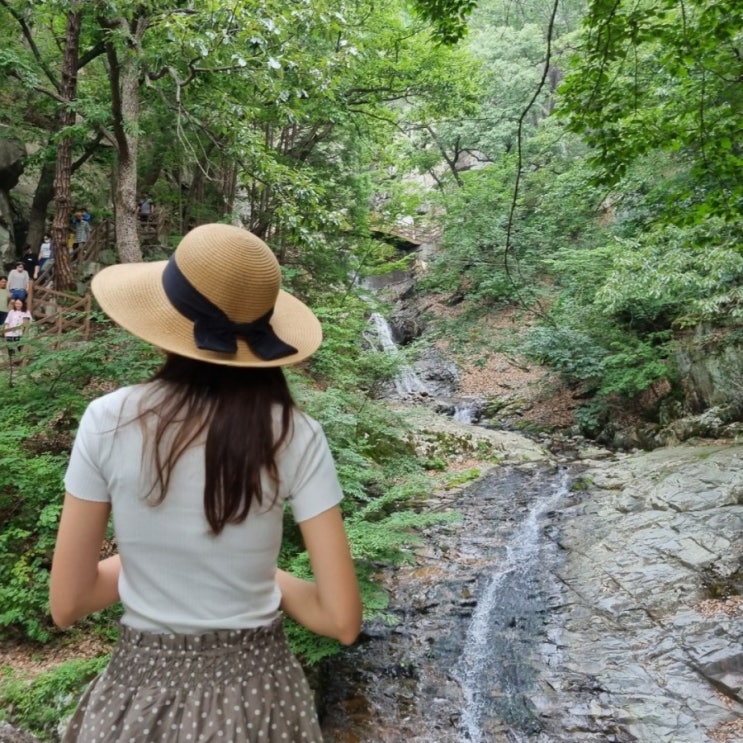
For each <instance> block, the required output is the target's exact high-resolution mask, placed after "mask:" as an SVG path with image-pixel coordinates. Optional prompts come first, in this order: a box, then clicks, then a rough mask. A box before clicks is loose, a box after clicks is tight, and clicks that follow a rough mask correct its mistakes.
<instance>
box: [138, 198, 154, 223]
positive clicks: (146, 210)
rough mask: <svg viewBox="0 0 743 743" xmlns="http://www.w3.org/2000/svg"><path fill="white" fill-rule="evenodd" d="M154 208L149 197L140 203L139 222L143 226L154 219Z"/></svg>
mask: <svg viewBox="0 0 743 743" xmlns="http://www.w3.org/2000/svg"><path fill="white" fill-rule="evenodd" d="M152 206H153V202H152V199H151V198H150V197H149V196H145V197H144V198H143V199H141V200H140V202H139V221H140V222H142V224H147V223H148V222H149V221H150V218H151V217H152Z"/></svg>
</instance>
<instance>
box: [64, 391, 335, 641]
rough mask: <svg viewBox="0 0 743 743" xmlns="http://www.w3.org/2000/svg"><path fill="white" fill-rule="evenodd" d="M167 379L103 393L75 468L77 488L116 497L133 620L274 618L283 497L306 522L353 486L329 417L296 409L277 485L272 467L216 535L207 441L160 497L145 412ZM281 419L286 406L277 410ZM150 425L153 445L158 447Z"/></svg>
mask: <svg viewBox="0 0 743 743" xmlns="http://www.w3.org/2000/svg"><path fill="white" fill-rule="evenodd" d="M159 384H160V383H148V384H142V385H136V386H133V387H124V388H122V389H119V390H117V391H116V392H112V393H111V394H108V395H105V396H103V397H100V398H98V399H97V400H94V401H93V402H92V403H90V405H89V406H88V408H87V410H86V411H85V414H84V415H83V417H82V420H81V421H80V427H79V430H78V432H77V436H76V438H75V444H74V446H73V449H72V455H71V458H70V463H69V466H68V469H67V473H66V475H65V487H66V489H67V492H69V493H70V494H71V495H73V496H75V497H76V498H81V499H83V500H91V501H103V502H106V501H109V502H110V503H111V508H112V513H113V524H114V532H115V534H116V540H117V544H118V550H119V554H120V555H121V564H122V571H121V576H120V578H119V594H120V596H121V602H122V604H123V606H124V615H123V618H122V622H123V623H124V624H126V625H129V626H131V627H133V628H135V629H138V630H147V631H154V632H176V633H200V632H208V631H210V630H214V629H241V628H250V627H259V626H262V625H266V624H270V623H271V622H272V621H273V620H274V619H275V618H276V616H277V615H278V608H279V602H280V599H281V594H280V591H279V588H278V586H277V584H276V581H275V571H276V563H277V559H278V554H279V549H280V547H281V537H282V524H283V513H284V504H285V503H286V502H287V501H288V502H289V504H290V506H291V509H292V513H293V515H294V519H295V521H297V522H301V521H305V520H307V519H310V518H312V517H313V516H317V515H318V514H320V513H322V512H323V511H326V510H327V509H329V508H331V507H333V506H335V505H336V504H338V503H339V502H340V500H341V498H342V496H343V494H342V491H341V487H340V484H339V483H338V477H337V474H336V470H335V465H334V463H333V459H332V456H331V454H330V450H329V448H328V444H327V440H326V438H325V435H324V433H323V431H322V428H321V427H320V425H319V424H318V423H317V422H316V421H314V420H313V419H312V418H310V417H309V416H307V415H305V414H303V413H300V412H298V411H295V412H294V413H293V426H292V433H291V437H290V439H289V440H288V441H287V442H285V443H284V444H283V445H282V447H281V449H280V450H279V452H278V455H277V467H278V472H279V478H280V482H279V487H278V496H277V497H276V499H275V501H274V498H273V495H274V493H275V488H274V486H273V485H272V484H271V482H270V480H269V479H268V477H265V478H264V488H263V492H264V495H263V503H262V505H260V506H258V505H257V504H256V503H255V502H253V503H252V504H251V508H250V512H249V514H248V517H247V519H246V520H245V521H243V522H242V523H241V524H227V525H226V526H225V528H224V530H223V531H222V532H221V533H220V534H219V535H217V536H214V535H213V534H211V533H210V530H209V524H208V522H207V520H206V518H205V516H204V505H203V500H204V477H205V466H204V443H203V442H201V443H200V444H196V445H194V446H192V447H191V448H189V449H188V450H187V451H186V452H184V454H183V455H182V456H181V458H180V459H179V460H178V463H177V464H176V466H175V468H174V470H173V472H172V475H171V480H170V485H169V488H168V492H167V494H166V496H165V499H164V500H163V501H162V503H160V504H159V505H157V506H151V505H149V504H148V503H147V502H146V500H145V496H146V495H147V494H148V493H149V492H150V487H151V484H152V481H153V480H152V472H153V469H152V467H153V465H152V451H151V450H145V430H146V429H147V427H148V425H149V426H152V425H153V424H154V420H150V421H148V420H147V419H146V418H145V419H144V421H143V423H142V424H140V422H139V421H134V422H132V421H133V420H134V418H135V417H136V416H137V415H138V413H139V411H140V410H141V409H142V408H141V407H140V402H141V401H142V400H143V399H145V398H146V397H147V396H148V395H157V394H158V392H159V391H160V388H159ZM275 418H276V420H277V421H278V418H279V413H278V409H277V412H276V416H275ZM152 440H153V437H152V436H149V438H148V443H147V446H150V447H151V446H152Z"/></svg>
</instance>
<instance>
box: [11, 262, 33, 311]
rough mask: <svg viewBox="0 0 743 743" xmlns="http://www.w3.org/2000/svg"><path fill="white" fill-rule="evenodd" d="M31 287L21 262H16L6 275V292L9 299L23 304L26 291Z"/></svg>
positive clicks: (26, 296)
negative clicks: (20, 301)
mask: <svg viewBox="0 0 743 743" xmlns="http://www.w3.org/2000/svg"><path fill="white" fill-rule="evenodd" d="M30 286H31V279H30V277H29V275H28V272H27V271H26V269H25V267H24V265H23V262H22V261H18V263H16V266H15V268H14V269H13V270H12V271H11V272H10V273H9V274H8V291H9V293H10V298H11V299H22V300H23V301H24V302H25V301H26V299H27V298H28V291H29V288H30Z"/></svg>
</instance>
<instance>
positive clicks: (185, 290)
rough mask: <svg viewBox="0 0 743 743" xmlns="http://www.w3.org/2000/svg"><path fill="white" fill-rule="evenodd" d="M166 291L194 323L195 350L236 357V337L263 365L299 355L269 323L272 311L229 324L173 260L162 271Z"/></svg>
mask: <svg viewBox="0 0 743 743" xmlns="http://www.w3.org/2000/svg"><path fill="white" fill-rule="evenodd" d="M162 282H163V289H164V290H165V294H166V296H167V297H168V299H169V300H170V303H171V304H172V305H173V307H175V308H176V309H177V310H178V312H180V313H181V314H182V315H183V316H184V317H187V318H188V319H189V320H193V330H194V341H195V343H196V347H197V348H200V349H202V350H205V351H216V352H217V353H232V354H234V353H237V337H238V336H239V337H241V338H243V339H244V340H245V341H246V342H247V344H248V346H250V350H251V351H253V353H254V354H255V355H256V356H258V357H259V358H261V359H263V360H264V361H273V360H274V359H281V358H284V357H285V356H291V355H292V354H294V353H297V349H296V348H294V346H290V345H289V344H288V343H285V342H284V341H282V340H281V338H279V337H278V336H277V335H276V333H275V332H274V329H273V328H272V327H271V323H270V322H269V321H270V319H271V315H273V308H271V309H270V310H269V311H268V312H267V313H266V314H265V315H263V316H262V317H259V318H258V319H257V320H254V321H253V322H248V323H236V322H233V321H232V320H230V318H229V317H227V315H225V313H224V312H222V310H221V309H219V307H217V306H216V305H215V304H213V303H212V302H211V301H210V300H208V299H207V298H206V297H205V296H204V295H203V294H201V292H199V291H198V290H197V289H196V288H194V286H193V285H192V284H191V282H190V281H189V280H188V279H187V278H186V277H185V276H184V275H183V273H182V272H181V270H180V268H178V264H177V263H176V262H175V260H174V258H173V257H171V258H170V260H169V261H168V265H167V266H166V267H165V270H164V271H163V277H162Z"/></svg>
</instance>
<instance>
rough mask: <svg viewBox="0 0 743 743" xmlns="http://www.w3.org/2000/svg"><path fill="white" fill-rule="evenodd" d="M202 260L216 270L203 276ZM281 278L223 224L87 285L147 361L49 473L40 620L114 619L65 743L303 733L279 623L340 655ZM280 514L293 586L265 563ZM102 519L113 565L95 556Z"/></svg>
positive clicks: (340, 605) (343, 566)
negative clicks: (51, 495)
mask: <svg viewBox="0 0 743 743" xmlns="http://www.w3.org/2000/svg"><path fill="white" fill-rule="evenodd" d="M215 259H216V262H217V265H229V266H230V271H229V273H227V274H224V275H220V276H219V280H218V281H215V280H214V275H215V274H214V266H215ZM280 285H281V270H280V267H279V264H278V262H277V260H276V258H275V256H274V254H273V252H272V251H271V250H270V249H269V248H268V246H267V245H266V244H265V243H264V242H263V241H262V240H260V239H259V238H258V237H256V236H255V235H253V234H251V233H250V232H247V231H246V230H243V229H241V228H239V227H233V226H230V225H224V224H207V225H202V226H200V227H197V228H196V229H194V230H192V231H191V232H189V233H188V234H187V235H185V236H184V237H183V239H182V240H181V242H180V244H179V245H178V247H177V248H176V251H175V253H174V254H173V256H172V257H171V259H170V260H169V261H158V262H148V263H126V264H118V265H114V266H109V267H108V268H104V269H103V270H102V271H100V272H99V273H97V274H96V275H95V277H94V278H93V281H92V285H91V288H92V291H93V294H94V296H95V298H96V299H97V300H98V303H99V304H100V307H101V309H102V310H103V311H104V312H105V313H106V314H107V315H109V317H110V318H111V319H112V320H113V321H114V322H115V323H117V324H118V325H120V326H121V327H123V328H125V329H126V330H128V331H129V332H131V333H132V334H133V335H135V336H137V337H139V338H142V339H144V340H145V341H148V342H149V343H152V344H153V345H155V346H156V347H158V348H160V349H162V350H163V351H164V352H165V362H164V365H163V366H162V368H161V369H160V371H158V372H157V373H156V374H155V376H154V377H153V378H152V380H151V381H149V382H146V383H144V384H136V385H133V386H129V387H123V388H120V389H118V390H116V391H114V392H111V393H109V394H106V395H104V396H102V397H99V398H98V399H96V400H94V401H93V402H92V403H90V405H89V406H88V408H87V410H86V411H85V413H84V415H83V417H82V420H81V421H80V425H79V428H78V432H77V436H76V439H75V444H74V447H73V450H72V455H71V458H70V463H69V466H68V469H67V473H66V475H65V486H66V490H67V493H66V495H65V499H64V507H63V510H62V515H61V520H60V525H59V532H58V535H57V544H56V548H55V552H54V558H53V563H52V570H51V580H50V606H51V613H52V618H53V619H54V621H55V622H56V624H58V625H59V626H60V627H69V626H70V625H71V624H73V622H75V621H76V620H77V619H80V618H82V617H85V616H87V615H89V614H91V613H93V612H97V611H100V610H101V609H104V608H105V607H107V606H111V605H112V604H117V603H119V602H121V604H123V609H124V612H123V616H122V618H121V628H120V633H119V639H118V642H117V644H116V647H115V648H114V651H113V654H112V656H111V660H110V662H109V665H108V666H107V668H106V669H105V670H104V671H103V673H102V674H101V675H100V676H98V677H97V678H96V679H94V680H93V681H92V682H91V684H90V685H89V687H88V689H87V691H86V692H85V694H84V696H83V698H82V700H81V701H80V703H79V705H78V708H77V711H76V712H75V713H74V715H73V717H72V719H71V721H70V724H69V727H68V729H67V732H66V734H65V735H64V736H63V738H62V740H63V741H64V742H65V743H73V741H74V742H75V743H92V741H100V740H105V741H107V743H123V741H132V740H133V741H143V742H144V741H147V742H148V743H155V742H160V741H169V742H172V743H176V741H179V742H183V743H185V742H186V741H192V742H195V741H198V740H206V739H208V740H211V741H217V740H224V741H225V743H299V741H302V742H303V743H319V742H320V741H322V733H321V730H320V726H319V723H318V718H317V713H316V711H315V705H314V699H313V695H312V691H311V690H310V687H309V685H308V683H307V680H306V678H305V676H304V673H303V671H302V668H301V666H300V665H299V662H298V661H297V659H296V658H295V657H294V655H293V654H292V652H291V651H290V649H289V645H288V643H287V639H286V636H285V634H284V629H283V625H282V614H286V615H287V616H289V617H291V618H292V619H294V620H295V621H297V622H298V623H299V624H302V625H304V626H305V627H306V628H307V629H309V630H311V631H312V632H315V633H317V634H320V635H325V636H328V637H332V638H335V639H337V640H339V641H340V642H342V643H346V644H349V643H352V642H353V641H354V640H355V639H356V636H357V634H358V632H359V629H360V624H361V601H360V598H359V589H358V585H357V581H356V574H355V569H354V564H353V560H352V559H351V554H350V550H349V545H348V541H347V538H346V533H345V529H344V525H343V519H342V515H341V509H340V505H339V504H340V501H341V499H342V497H343V493H342V491H341V487H340V484H339V482H338V476H337V474H336V470H335V466H334V464H333V459H332V456H331V453H330V449H329V447H328V443H327V441H326V438H325V435H324V433H323V430H322V428H321V427H320V425H319V424H318V423H317V422H316V421H315V420H313V419H312V418H310V417H309V416H308V415H306V414H305V413H303V412H301V411H300V410H299V409H298V408H297V406H296V404H295V403H294V400H293V399H292V395H291V392H290V390H289V386H288V384H287V381H286V378H285V376H284V372H283V370H282V367H283V366H286V365H289V364H296V363H299V362H300V361H303V360H304V359H306V358H308V357H309V356H310V355H311V354H312V353H314V352H315V350H316V349H317V348H318V346H319V345H320V342H321V340H322V330H321V327H320V323H319V321H318V319H317V318H316V317H315V315H314V314H313V312H312V311H311V310H310V309H309V307H307V306H306V305H305V304H304V303H302V302H301V301H300V300H298V299H296V298H295V297H293V296H292V295H290V294H288V293H287V292H285V291H283V290H281V288H280ZM143 307H144V308H147V311H146V312H143V311H142V308H143ZM153 318H156V321H153ZM285 506H289V511H290V512H291V513H292V514H293V517H294V521H295V522H296V523H297V524H298V527H299V531H300V532H301V535H302V539H303V542H304V546H305V549H306V550H307V552H308V555H309V565H310V566H311V570H312V575H313V579H312V580H305V579H303V578H299V577H296V576H294V575H291V574H290V573H287V572H285V571H283V570H280V569H278V567H277V563H278V558H279V552H280V550H281V546H282V526H283V522H284V518H285ZM111 515H113V524H114V532H115V538H116V544H117V545H118V550H119V553H118V554H116V555H114V556H112V557H107V558H104V559H102V560H101V559H100V554H101V547H102V545H103V544H104V540H105V539H106V536H107V529H108V523H109V517H110V516H111Z"/></svg>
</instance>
